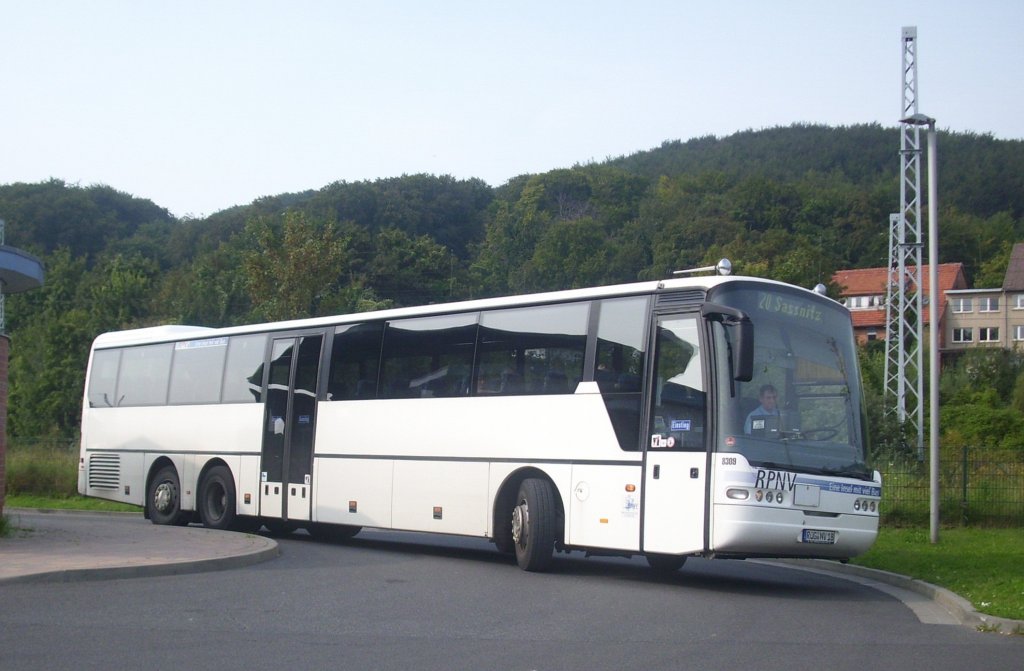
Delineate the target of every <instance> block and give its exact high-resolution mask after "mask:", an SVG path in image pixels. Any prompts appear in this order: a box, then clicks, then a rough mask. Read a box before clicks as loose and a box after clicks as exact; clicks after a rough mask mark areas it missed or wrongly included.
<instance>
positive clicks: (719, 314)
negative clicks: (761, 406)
mask: <svg viewBox="0 0 1024 671" xmlns="http://www.w3.org/2000/svg"><path fill="white" fill-rule="evenodd" d="M700 314H701V316H702V317H704V318H705V319H708V320H711V321H716V322H719V323H721V324H722V326H724V327H725V330H726V335H727V336H728V338H727V340H728V342H729V353H730V355H731V357H730V361H729V363H730V367H731V370H732V377H733V379H734V380H738V381H740V382H750V380H752V379H753V377H754V324H753V322H751V321H750V317H748V316H747V313H745V312H743V311H742V310H737V309H736V308H730V307H727V306H725V305H718V304H717V303H705V304H704V305H703V306H702V307H701V309H700Z"/></svg>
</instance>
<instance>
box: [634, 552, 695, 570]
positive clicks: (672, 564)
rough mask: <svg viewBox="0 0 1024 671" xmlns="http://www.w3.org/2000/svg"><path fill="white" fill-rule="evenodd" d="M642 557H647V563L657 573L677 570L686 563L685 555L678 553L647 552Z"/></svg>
mask: <svg viewBox="0 0 1024 671" xmlns="http://www.w3.org/2000/svg"><path fill="white" fill-rule="evenodd" d="M644 557H645V558H646V559H647V565H648V566H650V567H651V568H652V569H654V570H655V571H657V572H658V573H672V572H673V571H678V570H679V569H681V568H683V564H685V563H686V557H683V556H680V555H660V554H649V555H644Z"/></svg>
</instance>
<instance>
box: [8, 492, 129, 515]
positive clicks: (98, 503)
mask: <svg viewBox="0 0 1024 671" xmlns="http://www.w3.org/2000/svg"><path fill="white" fill-rule="evenodd" d="M4 507H5V508H38V509H42V510H97V511H104V512H115V513H141V512H142V508H141V507H139V506H133V505H129V504H127V503H117V502H116V501H104V500H103V499H91V498H87V497H85V496H68V497H59V498H56V497H51V496H38V495H34V494H17V495H14V496H11V495H8V496H7V500H6V502H5V503H4Z"/></svg>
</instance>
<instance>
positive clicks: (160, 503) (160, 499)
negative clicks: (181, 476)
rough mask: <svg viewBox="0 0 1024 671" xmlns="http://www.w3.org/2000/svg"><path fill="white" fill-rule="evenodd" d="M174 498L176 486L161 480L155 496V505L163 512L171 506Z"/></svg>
mask: <svg viewBox="0 0 1024 671" xmlns="http://www.w3.org/2000/svg"><path fill="white" fill-rule="evenodd" d="M173 500H174V488H173V487H171V484H170V483H169V482H161V483H160V484H159V485H157V487H156V494H155V495H154V496H153V507H155V508H156V509H157V510H159V511H160V512H162V513H165V512H167V511H168V510H170V508H171V502H172V501H173Z"/></svg>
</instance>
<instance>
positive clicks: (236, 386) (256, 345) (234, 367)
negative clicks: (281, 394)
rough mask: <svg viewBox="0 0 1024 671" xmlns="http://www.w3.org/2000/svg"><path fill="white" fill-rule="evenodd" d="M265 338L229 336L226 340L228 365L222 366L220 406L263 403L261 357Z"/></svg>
mask: <svg viewBox="0 0 1024 671" xmlns="http://www.w3.org/2000/svg"><path fill="white" fill-rule="evenodd" d="M266 346H267V336H266V335H265V334H263V333H259V334H256V335H245V336H231V338H229V339H228V355H227V362H226V363H225V365H224V389H223V391H222V392H221V402H222V403H262V402H263V357H264V356H265V355H266V351H265V350H266Z"/></svg>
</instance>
